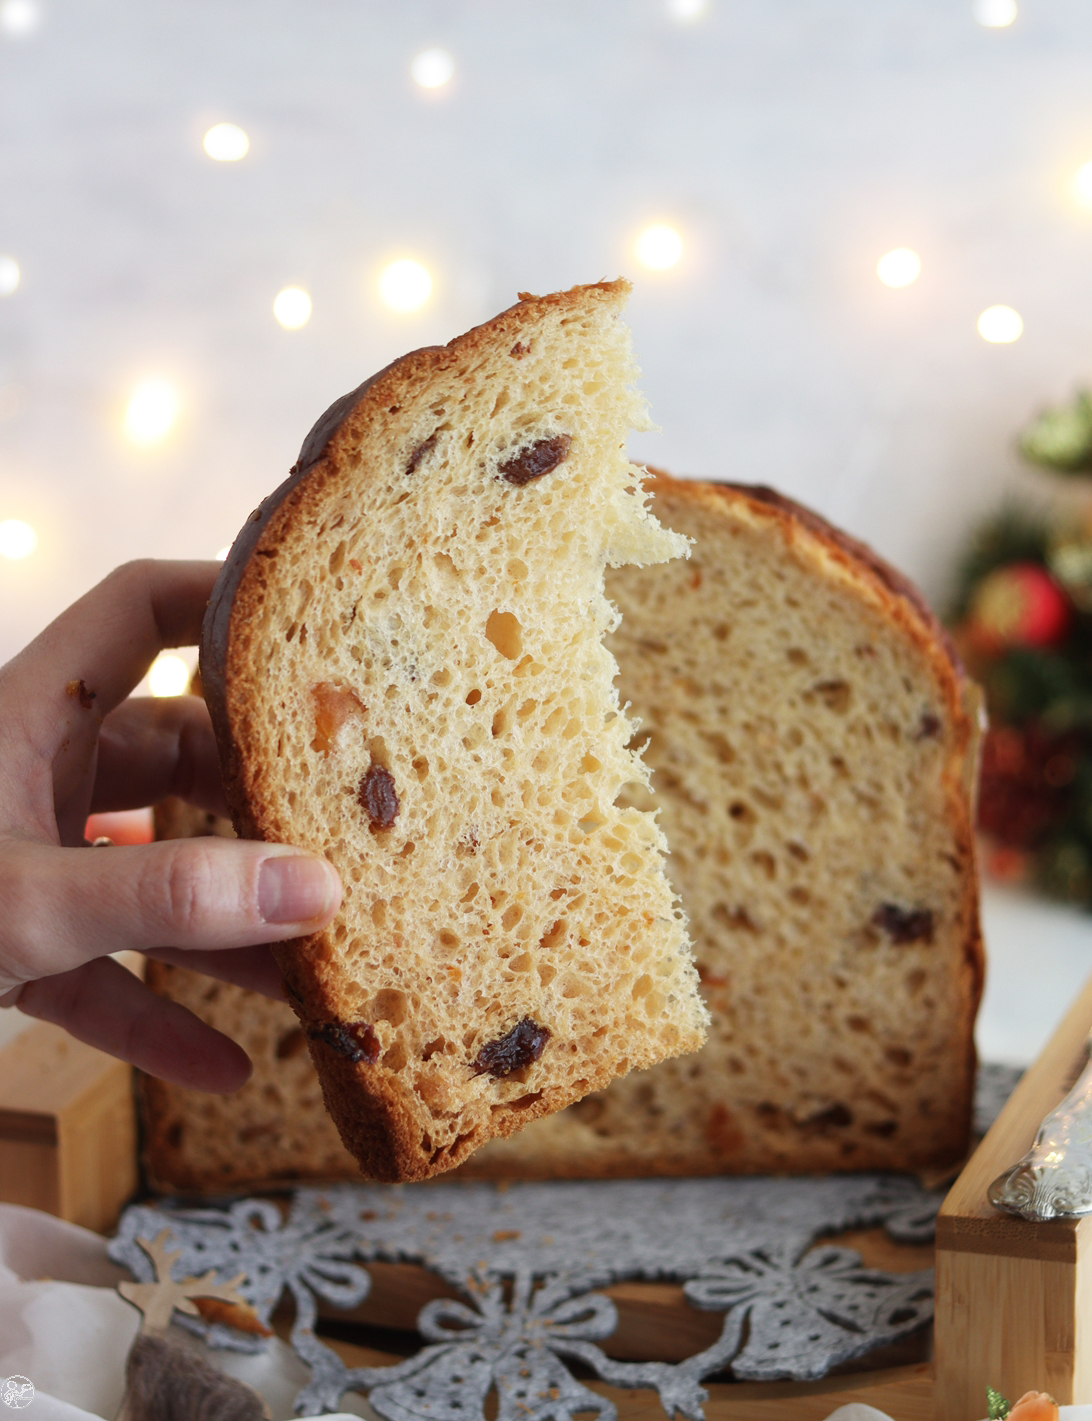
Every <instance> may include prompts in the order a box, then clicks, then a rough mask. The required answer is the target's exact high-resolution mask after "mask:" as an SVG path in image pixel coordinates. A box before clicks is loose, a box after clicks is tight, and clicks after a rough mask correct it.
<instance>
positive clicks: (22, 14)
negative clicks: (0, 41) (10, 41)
mask: <svg viewBox="0 0 1092 1421" xmlns="http://www.w3.org/2000/svg"><path fill="white" fill-rule="evenodd" d="M41 22H42V12H41V10H40V9H39V8H38V6H37V4H36V3H35V0H4V3H3V4H2V5H0V33H2V34H6V35H11V36H12V38H14V39H22V38H24V37H25V36H26V35H30V34H33V33H34V31H35V30H36V29H37V28H38V26H39V25H40V24H41Z"/></svg>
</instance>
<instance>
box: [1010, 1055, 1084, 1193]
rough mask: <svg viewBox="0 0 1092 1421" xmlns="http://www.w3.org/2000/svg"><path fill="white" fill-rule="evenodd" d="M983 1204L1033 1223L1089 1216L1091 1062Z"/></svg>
mask: <svg viewBox="0 0 1092 1421" xmlns="http://www.w3.org/2000/svg"><path fill="white" fill-rule="evenodd" d="M989 1200H990V1203H991V1204H992V1205H993V1206H994V1208H996V1209H1004V1210H1005V1212H1006V1213H1009V1214H1019V1215H1020V1217H1021V1218H1023V1219H1034V1220H1036V1221H1039V1220H1045V1219H1074V1218H1078V1217H1079V1216H1080V1215H1081V1214H1092V1060H1090V1061H1089V1063H1088V1065H1086V1066H1085V1068H1084V1070H1083V1071H1082V1072H1081V1075H1080V1078H1079V1079H1078V1081H1077V1084H1076V1085H1075V1086H1074V1087H1073V1089H1072V1090H1071V1091H1070V1092H1069V1094H1068V1095H1067V1096H1066V1098H1065V1099H1064V1100H1063V1101H1062V1103H1061V1105H1059V1106H1057V1107H1056V1108H1055V1109H1054V1110H1052V1111H1051V1112H1050V1114H1049V1115H1048V1116H1047V1117H1046V1119H1045V1120H1044V1121H1043V1123H1042V1124H1041V1125H1040V1126H1039V1133H1038V1134H1037V1135H1036V1136H1035V1143H1034V1144H1033V1145H1032V1147H1031V1149H1030V1150H1028V1152H1027V1154H1026V1155H1024V1157H1023V1159H1021V1160H1018V1161H1017V1163H1016V1164H1014V1165H1013V1166H1012V1168H1011V1169H1007V1170H1005V1172H1004V1174H1000V1175H998V1177H997V1178H996V1179H995V1180H994V1181H993V1183H992V1184H991V1185H990V1188H989Z"/></svg>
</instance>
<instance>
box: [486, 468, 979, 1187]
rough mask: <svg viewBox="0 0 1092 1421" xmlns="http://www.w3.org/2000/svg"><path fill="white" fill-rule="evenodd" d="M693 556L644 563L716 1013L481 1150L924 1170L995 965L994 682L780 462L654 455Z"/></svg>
mask: <svg viewBox="0 0 1092 1421" xmlns="http://www.w3.org/2000/svg"><path fill="white" fill-rule="evenodd" d="M649 487H650V488H651V489H652V491H653V493H654V498H653V504H652V506H653V509H654V511H655V512H656V513H657V515H658V516H659V517H660V518H661V519H662V520H663V521H664V522H666V523H667V524H668V525H669V526H670V527H672V528H674V529H677V530H678V531H680V532H682V533H685V534H687V535H689V536H690V537H691V538H692V539H693V540H694V547H693V554H692V557H691V560H690V561H689V563H683V564H674V565H671V564H669V565H667V566H664V567H658V568H652V569H649V570H648V571H647V572H643V573H636V574H635V573H632V572H630V570H629V569H618V570H617V571H615V572H612V573H610V574H609V576H608V579H607V591H608V595H609V596H610V597H612V598H613V600H614V601H615V602H616V603H617V605H618V607H619V608H620V610H621V612H622V622H621V625H620V627H619V628H618V629H617V630H616V631H615V632H614V633H613V634H612V636H611V638H610V639H609V642H608V644H609V645H610V647H611V649H612V651H613V652H614V654H615V656H616V657H617V659H618V664H619V667H620V686H621V696H622V701H623V703H625V702H629V703H630V705H631V711H630V713H631V714H632V715H633V716H634V717H635V718H636V719H637V720H638V722H639V723H640V730H639V733H638V737H637V741H636V742H635V743H636V744H638V745H641V746H643V747H644V758H645V761H646V763H647V764H648V765H649V766H650V767H651V768H652V770H653V776H652V792H651V793H650V792H649V791H648V790H646V789H645V788H644V787H643V786H641V785H635V786H634V787H633V788H632V790H631V792H630V795H629V802H630V803H631V804H632V805H633V806H635V807H637V806H639V807H641V808H643V809H652V808H659V810H660V820H659V822H660V826H661V828H663V830H664V831H665V833H666V835H667V839H668V842H669V844H670V847H671V856H670V859H669V864H668V867H669V872H670V874H671V877H672V879H673V881H674V883H675V886H676V888H677V889H678V890H679V893H680V895H681V897H682V901H683V904H684V906H685V908H686V911H687V914H688V916H689V921H690V930H691V934H692V937H693V940H694V944H695V953H696V956H697V959H698V964H699V971H700V973H701V977H702V981H703V985H704V992H705V997H706V1002H707V1004H708V1006H709V1010H710V1013H711V1016H712V1029H711V1033H710V1040H709V1042H708V1044H707V1045H706V1046H705V1048H704V1049H703V1050H702V1051H701V1053H700V1054H698V1055H697V1056H693V1057H690V1058H688V1059H686V1060H682V1061H677V1062H675V1061H672V1062H667V1063H665V1064H663V1065H660V1066H657V1067H655V1068H654V1069H653V1070H651V1071H646V1072H642V1073H640V1074H634V1075H631V1076H629V1077H627V1079H626V1080H624V1081H619V1082H616V1083H615V1084H613V1085H612V1086H610V1087H609V1088H608V1089H607V1090H606V1091H603V1092H600V1093H597V1094H595V1095H591V1096H589V1097H588V1098H587V1099H585V1100H583V1101H582V1102H581V1103H580V1104H578V1105H575V1106H573V1107H571V1108H570V1109H569V1110H567V1111H565V1112H564V1113H563V1114H561V1115H556V1116H553V1117H551V1119H549V1120H545V1121H540V1122H538V1123H536V1124H534V1125H532V1126H531V1127H530V1128H529V1129H528V1130H527V1131H526V1132H524V1134H522V1135H521V1136H519V1137H518V1138H517V1139H515V1140H511V1141H499V1142H495V1143H494V1144H493V1145H491V1146H489V1147H487V1148H486V1149H485V1150H484V1151H482V1152H481V1153H480V1154H479V1155H477V1156H476V1157H475V1159H474V1160H473V1161H472V1162H471V1165H470V1167H469V1168H470V1171H471V1172H474V1173H478V1174H495V1175H496V1174H500V1175H505V1174H508V1175H535V1176H547V1175H625V1174H657V1173H661V1174H700V1173H714V1172H720V1171H729V1172H746V1171H755V1172H764V1171H781V1170H828V1169H920V1168H923V1167H926V1166H943V1165H947V1164H950V1163H952V1162H953V1161H955V1160H958V1159H959V1158H960V1156H961V1154H962V1153H963V1151H964V1150H965V1148H966V1145H967V1140H968V1132H969V1126H970V1118H971V1099H972V1087H973V1079H974V1046H973V1034H972V1033H973V1027H974V1017H975V1011H976V1009H977V1005H978V999H979V995H980V991H981V985H982V974H983V960H982V946H981V938H980V933H979V926H978V903H977V881H976V873H975V863H974V841H973V836H972V779H973V774H974V766H975V757H976V746H977V740H978V732H979V710H978V701H977V692H976V688H974V686H973V685H972V684H971V683H970V682H968V681H967V680H966V679H965V678H964V676H963V674H962V672H961V669H960V667H959V665H958V663H957V661H956V660H955V657H954V655H953V653H952V651H951V650H950V648H949V645H948V642H947V639H946V637H945V635H944V633H943V631H942V629H941V628H940V627H939V626H938V624H937V622H936V621H935V619H934V618H933V617H932V616H931V615H930V613H929V611H928V610H927V608H926V607H925V605H924V603H923V602H922V600H921V598H920V597H919V596H918V594H917V593H916V592H915V591H914V590H913V589H912V588H911V587H910V586H909V584H908V583H906V582H905V580H903V579H902V578H901V577H899V576H898V575H897V574H896V573H894V572H893V571H892V570H891V569H890V568H889V567H887V566H886V565H885V564H884V563H882V562H881V561H880V560H879V559H878V558H876V557H875V556H874V555H873V554H872V553H871V552H870V551H869V550H868V549H866V548H864V547H863V546H861V545H860V544H858V543H855V542H852V541H851V540H850V539H848V538H846V537H844V536H843V535H842V534H840V533H838V532H836V531H835V530H834V529H833V528H831V527H830V526H829V525H828V524H826V523H824V522H823V521H822V520H821V519H819V518H817V517H816V516H814V515H813V514H811V513H808V512H807V511H805V510H804V509H802V508H800V507H798V506H797V505H795V504H792V503H789V502H788V501H787V500H785V499H782V498H779V497H778V496H776V495H774V494H772V493H770V492H769V491H767V490H764V489H757V488H752V489H747V488H733V487H728V486H717V485H710V484H697V483H686V482H677V481H675V480H673V479H670V478H668V477H666V476H657V477H655V478H653V479H652V480H651V482H650V484H649Z"/></svg>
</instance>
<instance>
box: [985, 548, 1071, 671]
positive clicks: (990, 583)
mask: <svg viewBox="0 0 1092 1421" xmlns="http://www.w3.org/2000/svg"><path fill="white" fill-rule="evenodd" d="M1070 612H1071V608H1070V603H1069V599H1068V598H1067V597H1066V595H1065V593H1064V592H1063V591H1062V589H1061V588H1060V587H1059V586H1058V584H1057V583H1056V582H1055V581H1054V579H1053V578H1052V577H1051V575H1050V573H1049V572H1047V570H1046V569H1045V568H1043V567H1040V566H1039V564H1038V563H1033V562H1015V563H1010V564H1009V566H1008V567H998V568H995V569H994V570H993V572H991V573H989V574H988V575H987V576H986V577H984V578H983V579H982V581H981V582H980V583H979V584H978V586H977V587H976V588H975V591H974V596H973V598H972V599H971V610H970V617H969V630H970V632H971V635H972V636H973V638H974V640H975V641H976V642H977V643H978V644H979V645H980V646H981V647H982V648H983V650H993V651H1000V650H1001V649H1002V648H1004V647H1006V646H1057V644H1058V643H1059V642H1060V641H1061V640H1062V638H1063V637H1064V636H1065V634H1066V632H1067V630H1068V629H1069V618H1070Z"/></svg>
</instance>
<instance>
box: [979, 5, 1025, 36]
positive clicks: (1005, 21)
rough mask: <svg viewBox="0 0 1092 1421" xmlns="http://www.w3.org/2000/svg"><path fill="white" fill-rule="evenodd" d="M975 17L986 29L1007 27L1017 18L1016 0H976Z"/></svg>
mask: <svg viewBox="0 0 1092 1421" xmlns="http://www.w3.org/2000/svg"><path fill="white" fill-rule="evenodd" d="M974 17H975V19H976V20H977V21H978V23H979V24H980V25H982V26H983V28H984V29H987V30H1003V29H1006V28H1007V27H1008V26H1009V25H1011V24H1012V22H1013V20H1015V19H1016V0H974Z"/></svg>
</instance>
